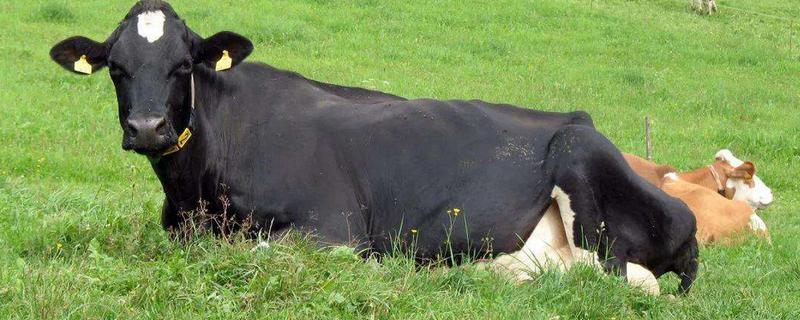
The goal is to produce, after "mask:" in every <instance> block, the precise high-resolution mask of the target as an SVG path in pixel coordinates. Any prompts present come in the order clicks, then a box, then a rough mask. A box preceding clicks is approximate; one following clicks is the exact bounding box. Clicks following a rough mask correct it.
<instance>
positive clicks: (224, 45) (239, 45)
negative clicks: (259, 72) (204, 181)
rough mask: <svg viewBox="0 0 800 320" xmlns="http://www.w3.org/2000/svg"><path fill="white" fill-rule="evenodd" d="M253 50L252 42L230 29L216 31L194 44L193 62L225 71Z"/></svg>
mask: <svg viewBox="0 0 800 320" xmlns="http://www.w3.org/2000/svg"><path fill="white" fill-rule="evenodd" d="M251 52H253V43H252V42H250V40H248V39H247V38H245V37H243V36H240V35H238V34H236V33H233V32H230V31H223V32H220V33H217V34H215V35H213V36H211V37H209V38H206V39H202V40H200V41H199V43H198V44H196V48H195V51H194V60H195V63H203V64H205V65H206V66H208V67H209V68H212V69H214V70H216V71H225V70H228V69H230V68H233V67H235V66H236V65H238V64H239V63H241V62H242V61H244V59H245V58H247V56H249V55H250V53H251Z"/></svg>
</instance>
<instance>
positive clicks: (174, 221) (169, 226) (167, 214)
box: [161, 198, 184, 237]
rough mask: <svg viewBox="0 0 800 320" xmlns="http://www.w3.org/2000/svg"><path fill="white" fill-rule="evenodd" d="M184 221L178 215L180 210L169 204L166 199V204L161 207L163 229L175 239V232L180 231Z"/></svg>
mask: <svg viewBox="0 0 800 320" xmlns="http://www.w3.org/2000/svg"><path fill="white" fill-rule="evenodd" d="M183 220H184V219H183V218H182V217H181V216H180V214H178V210H177V209H175V207H173V206H172V204H170V203H169V200H167V199H166V198H164V204H163V205H162V206H161V227H162V228H164V230H165V231H167V233H169V235H170V236H172V237H174V236H175V232H178V230H180V228H181V225H182V224H183Z"/></svg>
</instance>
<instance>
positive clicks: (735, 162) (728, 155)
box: [714, 149, 744, 168]
mask: <svg viewBox="0 0 800 320" xmlns="http://www.w3.org/2000/svg"><path fill="white" fill-rule="evenodd" d="M714 158H716V159H719V160H722V161H725V162H727V163H728V164H729V165H731V167H734V168H736V167H738V166H741V165H743V164H744V161H742V160H739V158H737V157H736V156H734V155H733V152H731V151H730V150H728V149H722V150H720V151H718V152H717V154H716V155H714Z"/></svg>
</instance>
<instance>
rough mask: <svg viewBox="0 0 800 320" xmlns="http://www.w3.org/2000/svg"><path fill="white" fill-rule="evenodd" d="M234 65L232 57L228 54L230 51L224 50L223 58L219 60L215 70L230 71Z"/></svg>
mask: <svg viewBox="0 0 800 320" xmlns="http://www.w3.org/2000/svg"><path fill="white" fill-rule="evenodd" d="M232 65H233V59H231V56H230V55H229V54H228V50H222V58H219V61H217V67H216V68H215V70H217V71H222V70H228V69H230V68H231V66H232Z"/></svg>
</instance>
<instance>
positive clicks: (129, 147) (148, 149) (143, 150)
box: [122, 139, 175, 157]
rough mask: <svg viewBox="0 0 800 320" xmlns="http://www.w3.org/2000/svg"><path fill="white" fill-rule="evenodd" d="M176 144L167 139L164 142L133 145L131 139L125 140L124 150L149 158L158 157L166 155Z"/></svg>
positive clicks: (123, 143)
mask: <svg viewBox="0 0 800 320" xmlns="http://www.w3.org/2000/svg"><path fill="white" fill-rule="evenodd" d="M174 144H175V142H172V143H170V141H167V139H164V140H163V141H156V142H154V143H148V144H143V143H132V142H130V140H129V139H123V142H122V149H123V150H125V151H133V152H135V153H138V154H141V155H143V156H148V157H158V156H161V155H162V154H164V152H166V151H167V150H168V149H169V148H170V147H171V146H173V145H174Z"/></svg>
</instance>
